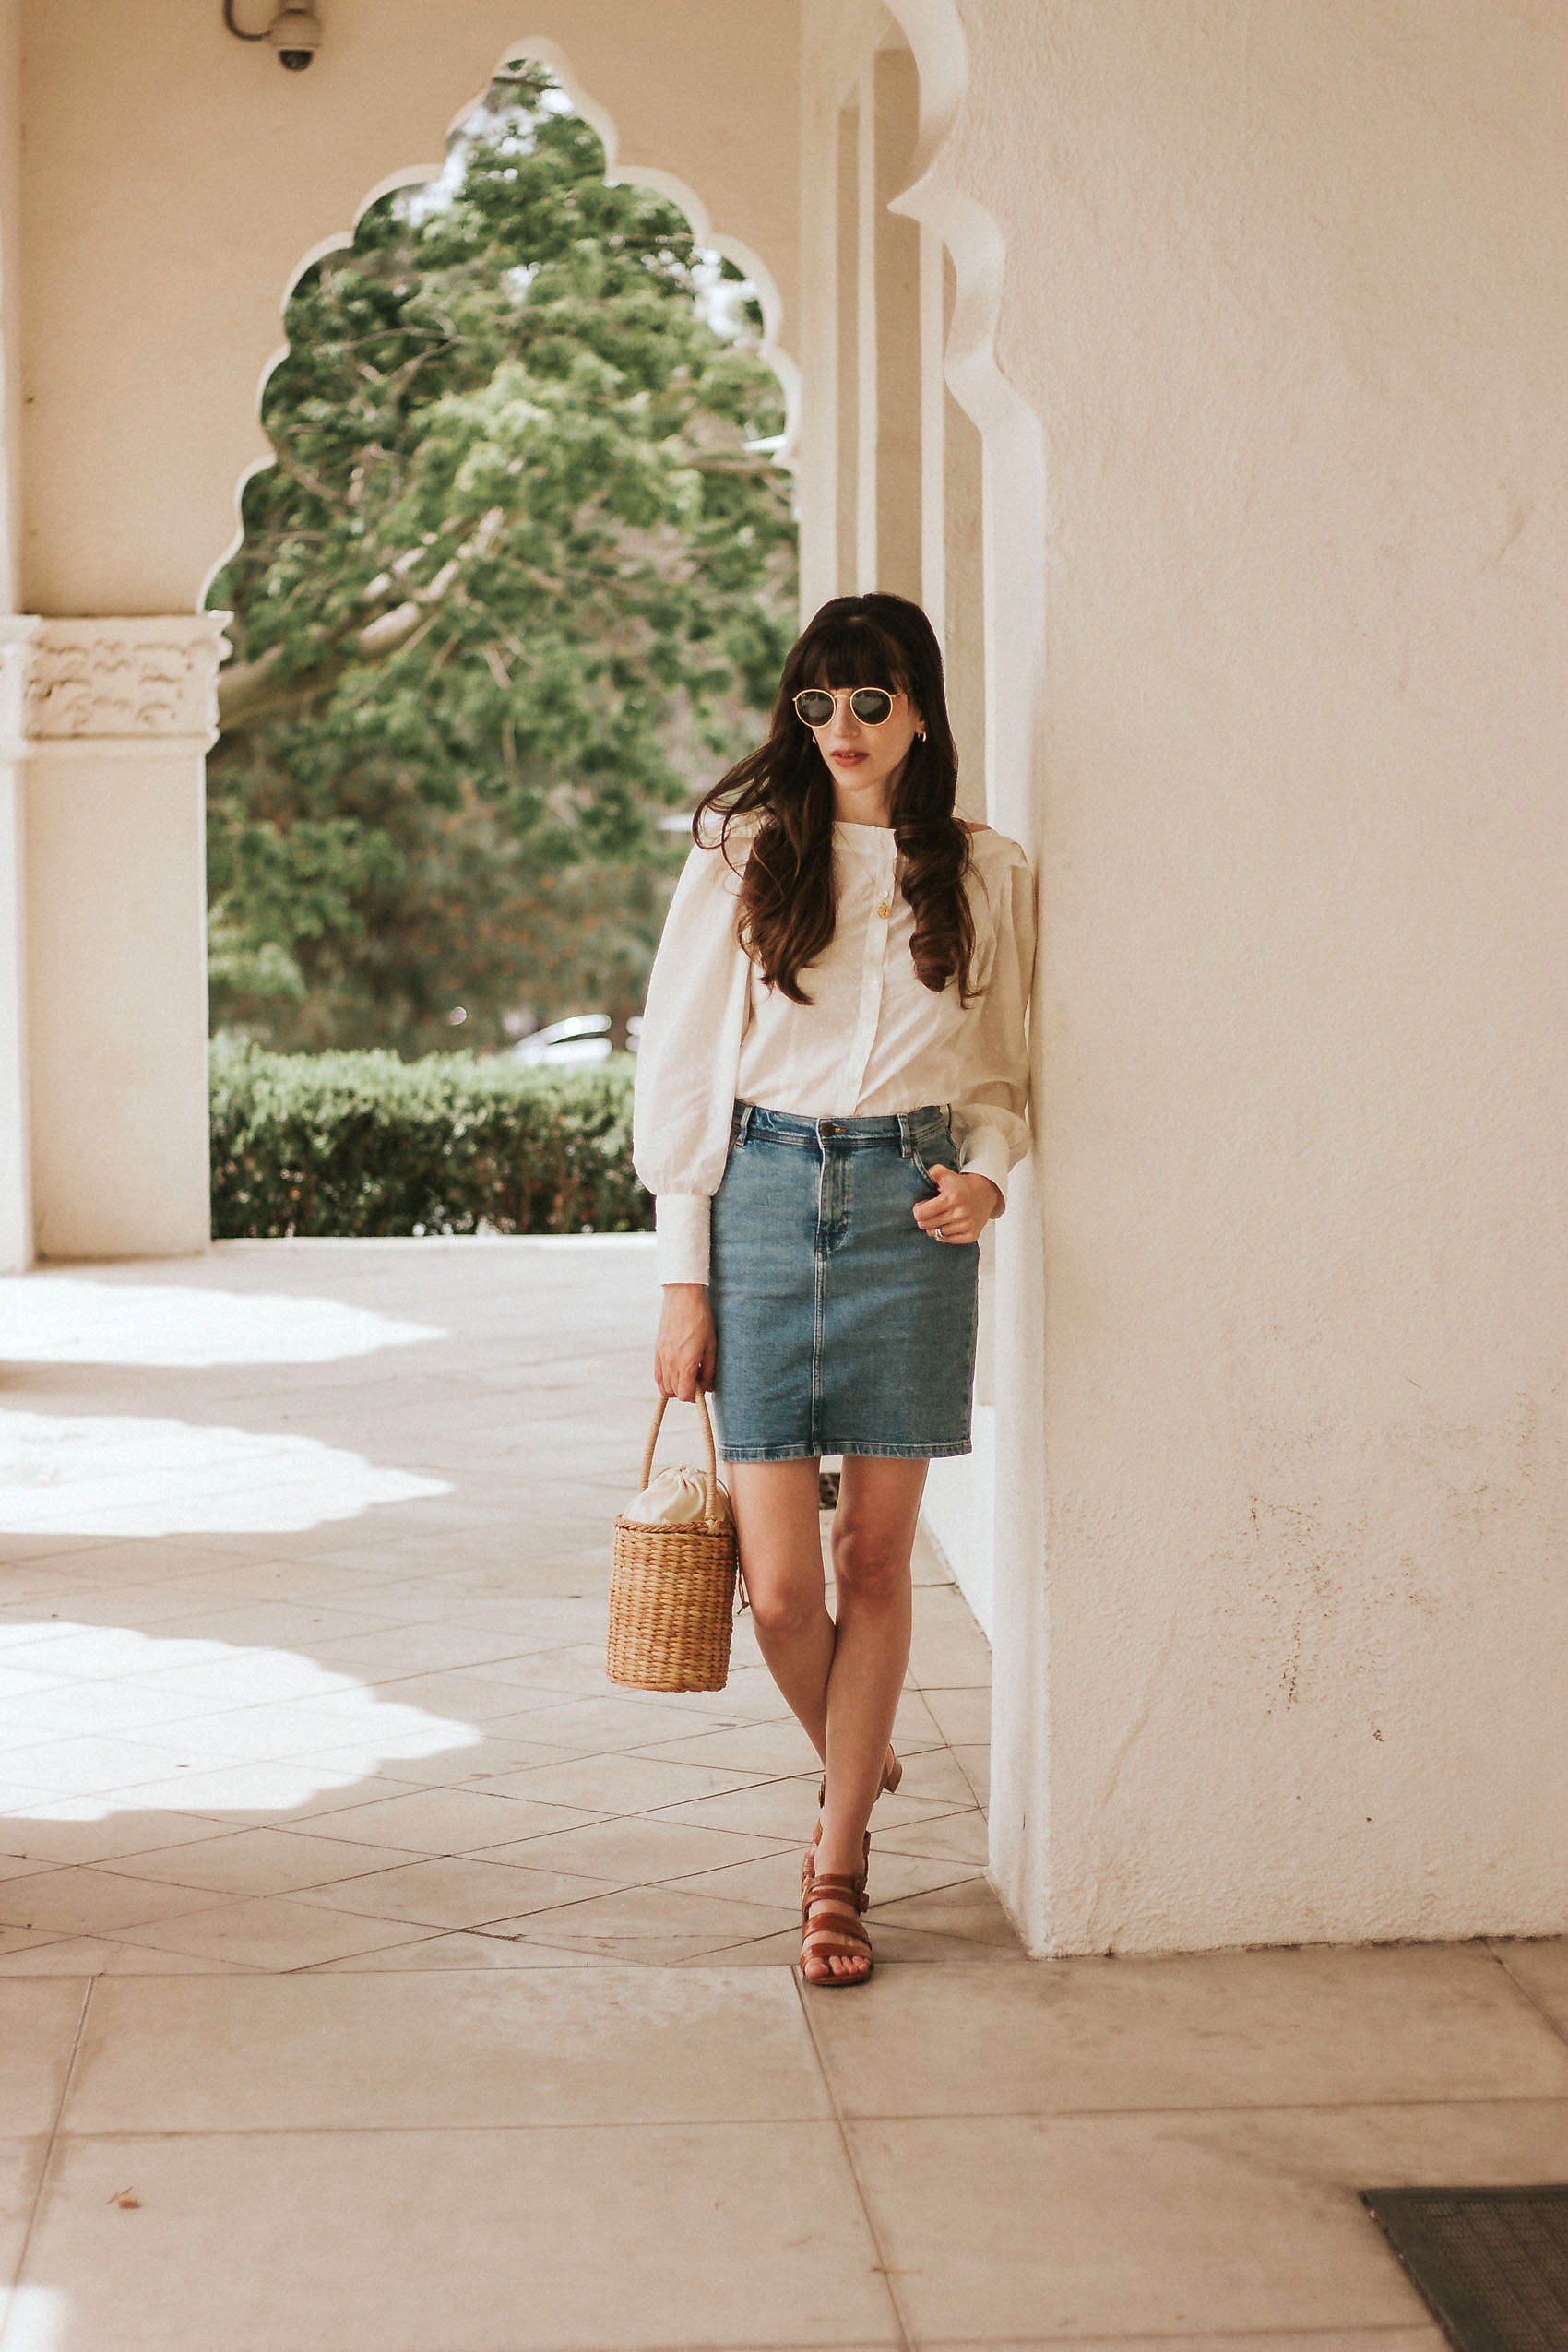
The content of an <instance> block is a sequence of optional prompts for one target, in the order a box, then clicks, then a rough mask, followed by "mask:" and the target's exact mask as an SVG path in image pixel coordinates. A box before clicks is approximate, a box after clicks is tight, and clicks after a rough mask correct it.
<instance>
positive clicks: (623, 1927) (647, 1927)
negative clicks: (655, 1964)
mask: <svg viewBox="0 0 1568 2352" xmlns="http://www.w3.org/2000/svg"><path fill="white" fill-rule="evenodd" d="M798 1916H799V1906H798V1905H791V1906H789V1907H785V1906H783V1905H779V1906H777V1907H776V1906H773V1905H766V1904H761V1903H724V1902H717V1901H715V1900H714V1899H713V1897H712V1896H710V1895H689V1894H687V1893H685V1892H684V1891H683V1890H678V1889H675V1888H671V1887H665V1886H633V1887H624V1888H621V1889H619V1890H618V1891H617V1892H616V1893H614V1894H612V1895H595V1896H594V1897H592V1899H591V1900H589V1901H588V1902H585V1903H573V1904H570V1905H566V1906H563V1907H559V1908H557V1909H555V1910H552V1911H535V1912H531V1913H529V1915H528V1916H527V1917H526V1918H516V1919H497V1920H493V1921H491V1922H490V1926H491V1930H492V1932H493V1933H498V1932H503V1931H505V1930H507V1929H511V1930H515V1931H516V1932H517V1933H519V1934H522V1935H526V1936H527V1937H528V1939H529V1942H535V1943H560V1944H567V1945H576V1946H578V1947H580V1948H581V1949H582V1950H583V1951H586V1952H605V1951H611V1950H616V1949H618V1950H620V1951H621V1952H622V1954H624V1956H625V1957H627V1958H637V1957H643V1958H646V1957H647V1953H646V1952H639V1951H637V1950H636V1949H635V1948H634V1947H638V1946H643V1945H647V1944H650V1943H659V1942H668V1941H669V1940H671V1939H675V1940H677V1941H685V1942H691V1943H694V1944H695V1946H696V1947H698V1948H700V1949H702V1950H705V1951H712V1950H714V1949H715V1948H717V1947H718V1946H719V1945H722V1944H725V1943H731V1942H734V1943H738V1942H741V1940H742V1938H743V1937H744V1936H745V1935H746V1933H747V1932H748V1930H749V1931H750V1932H751V1933H752V1934H753V1935H772V1934H775V1933H777V1932H778V1930H779V1929H780V1928H782V1927H783V1926H784V1925H785V1924H786V1923H787V1922H789V1921H790V1920H792V1919H794V1918H797V1917H798Z"/></svg>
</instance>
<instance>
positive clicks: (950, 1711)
mask: <svg viewBox="0 0 1568 2352" xmlns="http://www.w3.org/2000/svg"><path fill="white" fill-rule="evenodd" d="M922 1696H923V1700H924V1704H925V1706H926V1708H927V1710H928V1711H929V1713H930V1715H931V1717H932V1722H933V1723H934V1724H935V1726H936V1730H937V1737H938V1738H939V1739H941V1740H945V1741H946V1743H947V1744H948V1746H949V1747H954V1748H957V1747H964V1746H975V1745H979V1746H981V1747H984V1746H987V1745H989V1743H990V1740H991V1692H990V1689H989V1688H988V1687H987V1686H985V1685H983V1684H981V1685H977V1686H975V1687H972V1688H969V1689H965V1690H958V1691H938V1690H927V1691H925V1692H924V1693H922Z"/></svg>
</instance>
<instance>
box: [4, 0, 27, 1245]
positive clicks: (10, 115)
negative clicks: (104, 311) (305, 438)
mask: <svg viewBox="0 0 1568 2352" xmlns="http://www.w3.org/2000/svg"><path fill="white" fill-rule="evenodd" d="M20 18H21V11H20V5H19V0H0V618H4V617H5V616H6V614H9V613H11V612H15V610H16V554H17V544H16V542H17V533H16V520H17V492H18V481H17V471H18V441H19V435H18V413H19V409H20V380H19V378H20V370H19V365H18V361H19V350H18V345H19V340H20V337H19V326H18V319H19V303H18V277H19V272H18V244H19V236H20V227H21V200H20V178H21V120H20V109H19V106H18V77H19V73H20V66H21V22H20ZM14 689H15V678H14V676H12V677H6V676H5V675H4V673H3V672H0V1274H4V1273H15V1272H17V1271H18V1269H19V1268H21V1267H23V1266H25V1265H28V1263H29V1262H30V1258H31V1256H32V1171H31V1165H30V1157H29V1149H28V1083H27V1081H28V1043H27V992H26V982H25V968H26V960H27V938H26V884H25V868H24V859H25V854H26V849H25V844H26V835H25V831H24V824H25V816H26V810H25V806H24V791H23V784H22V778H21V776H20V773H19V767H20V762H19V760H18V757H17V754H18V751H19V749H20V746H19V743H18V741H17V739H16V736H15V733H14V721H15V711H14V708H13V707H12V706H13V705H14V702H15V691H14Z"/></svg>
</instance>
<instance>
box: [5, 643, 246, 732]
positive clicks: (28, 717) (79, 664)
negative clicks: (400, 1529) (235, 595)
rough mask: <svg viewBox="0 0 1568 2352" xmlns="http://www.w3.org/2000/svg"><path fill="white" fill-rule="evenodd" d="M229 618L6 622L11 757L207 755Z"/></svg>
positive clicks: (215, 723)
mask: <svg viewBox="0 0 1568 2352" xmlns="http://www.w3.org/2000/svg"><path fill="white" fill-rule="evenodd" d="M229 617H230V616H229V615H228V613H226V612H179V613H168V614H161V613H160V614H156V615H151V616H137V617H136V618H133V619H127V620H88V621H81V620H68V621H55V620H48V619H44V618H42V617H41V616H40V615H38V614H37V613H31V612H24V613H18V614H15V615H12V616H10V617H8V618H0V738H4V739H5V741H6V748H7V749H8V750H9V751H10V753H11V754H12V755H13V756H17V755H18V754H23V755H36V754H39V753H40V752H48V751H55V752H69V751H79V750H83V749H86V748H87V747H89V746H90V747H91V748H92V749H93V750H94V751H96V752H100V753H103V754H110V755H111V756H113V755H115V754H120V755H127V754H128V755H131V756H134V755H135V754H137V753H138V752H140V753H144V754H145V753H149V752H150V753H154V754H156V753H158V752H168V751H173V750H189V751H203V752H205V751H208V750H209V749H210V748H211V746H212V744H213V743H214V742H216V741H217V738H218V669H219V664H220V662H221V660H222V659H223V656H224V654H225V653H226V652H227V651H228V641H227V639H226V638H225V636H224V635H223V630H224V625H225V624H226V623H227V621H228V619H229Z"/></svg>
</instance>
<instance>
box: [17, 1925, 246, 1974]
mask: <svg viewBox="0 0 1568 2352" xmlns="http://www.w3.org/2000/svg"><path fill="white" fill-rule="evenodd" d="M251 1973H252V1972H251V1971H250V1970H248V1969H245V1968H244V1967H242V1966H240V1965H239V1964H238V1963H237V1962H234V1961H229V1960H211V1959H197V1958H195V1957H193V1956H192V1955H191V1954H188V1953H184V1952H159V1951H157V1950H155V1949H154V1948H153V1947H152V1946H151V1945H148V1946H145V1947H144V1946H141V1945H138V1944H131V1943H121V1942H111V1941H110V1940H109V1939H108V1938H107V1937H106V1936H89V1935H73V1936H60V1937H55V1938H53V1939H51V1940H50V1941H49V1942H39V1943H36V1944H34V1945H32V1946H30V1948H29V1949H28V1950H26V1951H22V1952H17V1953H11V1954H6V1957H5V1958H4V1959H0V1976H4V1977H74V1978H77V1979H81V1978H87V1977H102V1976H110V1977H184V1976H200V1977H210V1976H223V1977H233V1976H244V1975H249V1974H251Z"/></svg>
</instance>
